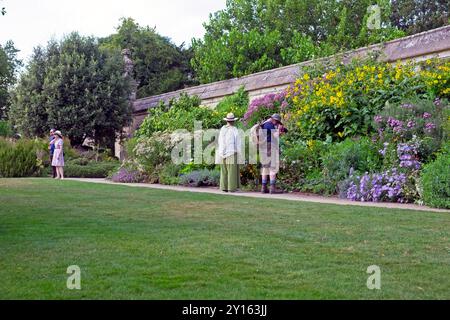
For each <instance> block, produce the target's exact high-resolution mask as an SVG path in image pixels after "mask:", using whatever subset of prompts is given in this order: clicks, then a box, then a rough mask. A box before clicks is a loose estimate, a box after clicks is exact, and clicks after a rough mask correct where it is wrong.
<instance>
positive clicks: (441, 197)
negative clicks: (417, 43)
mask: <svg viewBox="0 0 450 320" xmlns="http://www.w3.org/2000/svg"><path fill="white" fill-rule="evenodd" d="M421 187H422V189H423V191H422V192H423V196H422V199H423V201H424V203H425V204H426V205H429V206H431V207H436V208H444V209H450V145H449V143H447V145H446V148H445V149H444V151H443V152H442V153H441V154H439V155H438V156H437V158H436V160H435V161H433V162H431V163H429V164H427V165H425V167H424V168H423V171H422V175H421Z"/></svg>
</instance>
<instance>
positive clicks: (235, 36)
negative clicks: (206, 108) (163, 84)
mask: <svg viewBox="0 0 450 320" xmlns="http://www.w3.org/2000/svg"><path fill="white" fill-rule="evenodd" d="M372 4H374V3H373V1H370V0H362V1H352V0H346V1H338V0H319V1H309V0H298V1H285V0H270V1H269V0H229V1H227V7H226V9H224V10H221V11H219V12H216V13H215V14H213V15H211V16H210V19H209V21H208V22H207V23H205V24H204V27H205V29H206V34H205V35H204V37H203V39H194V40H193V50H194V58H193V60H192V66H193V68H194V70H195V71H196V72H197V74H198V77H199V80H200V81H201V82H202V83H208V82H213V81H218V80H224V79H229V78H233V77H240V76H243V75H246V74H250V73H254V72H258V71H263V70H268V69H272V68H276V67H279V66H283V65H288V64H292V63H297V62H302V61H305V60H309V59H313V58H317V57H323V56H329V55H331V54H334V53H336V52H338V51H341V50H346V49H352V48H357V47H361V46H365V45H368V44H372V43H378V42H383V41H388V40H391V39H394V38H398V37H401V36H403V35H404V32H402V31H400V30H398V29H397V28H396V27H395V26H392V25H391V24H390V23H389V22H388V21H389V16H390V13H391V8H390V2H389V1H387V0H379V1H376V4H378V5H379V6H380V8H381V17H380V18H381V19H382V21H383V22H384V23H382V24H381V25H380V29H374V30H369V29H368V28H367V19H368V18H369V15H370V13H369V12H367V8H368V7H369V6H370V5H372Z"/></svg>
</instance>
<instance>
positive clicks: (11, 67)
mask: <svg viewBox="0 0 450 320" xmlns="http://www.w3.org/2000/svg"><path fill="white" fill-rule="evenodd" d="M18 52H19V50H18V49H16V48H15V46H14V42H12V41H7V42H6V44H5V45H4V46H2V45H0V120H2V119H4V118H6V117H7V115H8V111H9V108H10V104H11V101H10V89H11V87H12V86H13V85H14V84H15V83H16V81H17V72H18V70H19V68H20V67H21V66H22V61H21V60H19V59H18V58H17V53H18Z"/></svg>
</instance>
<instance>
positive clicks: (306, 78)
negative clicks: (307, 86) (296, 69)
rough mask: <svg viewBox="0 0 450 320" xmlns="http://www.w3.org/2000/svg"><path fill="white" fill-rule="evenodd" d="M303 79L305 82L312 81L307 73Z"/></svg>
mask: <svg viewBox="0 0 450 320" xmlns="http://www.w3.org/2000/svg"><path fill="white" fill-rule="evenodd" d="M303 79H304V80H305V81H308V80H309V79H311V78H310V76H309V74H307V73H305V74H304V75H303Z"/></svg>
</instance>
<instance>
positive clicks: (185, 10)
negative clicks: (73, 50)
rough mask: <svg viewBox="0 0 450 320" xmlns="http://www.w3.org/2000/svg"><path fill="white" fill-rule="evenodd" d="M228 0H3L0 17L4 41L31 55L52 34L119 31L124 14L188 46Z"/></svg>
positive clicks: (0, 0) (0, 36)
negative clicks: (10, 42)
mask: <svg viewBox="0 0 450 320" xmlns="http://www.w3.org/2000/svg"><path fill="white" fill-rule="evenodd" d="M225 2H226V0H127V1H123V0H121V1H120V0H0V8H1V7H6V11H7V14H6V15H5V16H3V17H1V16H0V43H1V44H4V43H5V42H6V41H7V40H13V41H14V43H15V44H16V47H17V48H18V49H20V50H21V52H20V54H19V56H20V58H22V59H25V58H28V57H29V56H30V55H31V53H32V51H33V47H35V46H37V45H39V44H42V45H45V44H46V43H47V41H48V40H50V39H51V38H55V39H60V38H61V37H62V36H63V35H64V34H68V33H70V32H71V31H78V32H80V33H81V34H83V35H94V36H97V37H99V36H106V35H109V34H111V33H113V32H114V31H115V28H116V27H117V26H118V25H119V19H120V18H121V17H132V18H134V19H135V20H136V21H137V22H138V23H139V24H140V25H142V26H146V25H149V26H151V27H156V30H157V32H158V33H160V34H161V35H163V36H167V37H169V38H171V39H172V40H173V42H175V43H176V44H177V45H179V44H181V43H182V42H186V43H187V44H190V40H191V39H192V38H193V37H197V38H198V37H201V36H203V34H204V29H203V26H202V23H203V22H206V21H208V17H209V14H210V13H213V12H216V11H218V10H221V9H223V8H225Z"/></svg>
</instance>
